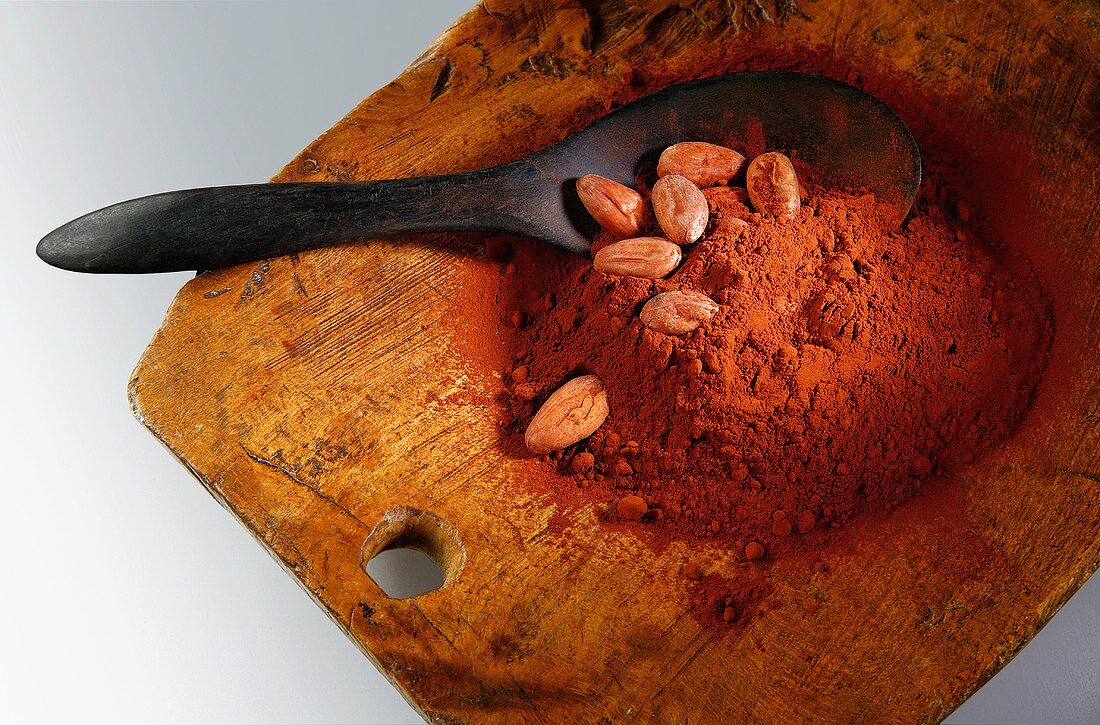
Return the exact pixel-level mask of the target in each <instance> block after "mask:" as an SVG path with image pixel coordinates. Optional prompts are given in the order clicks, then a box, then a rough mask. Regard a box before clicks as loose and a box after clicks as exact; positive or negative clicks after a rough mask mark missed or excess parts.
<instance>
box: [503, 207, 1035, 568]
mask: <svg viewBox="0 0 1100 725" xmlns="http://www.w3.org/2000/svg"><path fill="white" fill-rule="evenodd" d="M705 193H706V196H707V199H708V202H709V204H710V207H711V215H710V216H711V221H710V228H709V229H708V230H707V233H706V235H705V236H704V238H703V240H702V241H700V242H699V243H697V244H695V245H694V246H692V247H689V248H687V249H685V258H684V262H683V264H682V265H681V267H680V268H679V269H678V270H677V271H676V273H675V274H673V275H672V276H671V277H670V278H669V279H665V280H643V279H636V278H631V277H614V276H608V275H604V274H601V273H599V272H595V271H594V270H593V269H592V265H591V263H590V262H589V261H588V260H586V259H584V258H582V257H579V256H577V255H573V254H568V253H563V252H559V251H555V250H551V249H549V248H547V247H546V246H545V245H540V244H537V243H527V242H518V243H517V244H516V245H515V250H514V256H513V259H512V260H511V262H510V263H509V267H510V274H508V275H506V276H502V278H501V280H502V281H501V289H500V292H499V295H498V298H499V301H500V302H501V304H502V306H503V307H504V309H507V310H511V311H513V312H514V313H516V314H514V315H513V316H514V317H515V318H516V319H517V320H518V321H519V322H518V323H516V324H515V326H513V327H510V328H506V329H504V331H503V334H504V335H505V336H506V338H507V342H508V344H509V346H510V348H511V349H512V350H513V351H514V357H515V359H516V367H515V369H514V371H512V375H511V381H510V383H509V392H510V394H509V395H508V396H507V397H506V399H505V401H504V404H505V405H506V406H507V408H508V415H507V418H508V419H509V420H511V421H514V422H513V423H512V426H511V429H510V430H511V433H510V434H514V435H522V432H523V427H524V425H525V424H526V423H527V422H528V421H529V420H530V417H531V415H532V413H533V411H534V409H535V408H536V407H537V402H538V401H540V400H542V399H544V398H545V396H546V395H548V394H549V393H550V392H552V391H553V390H554V389H556V388H557V387H558V386H560V385H561V384H562V383H563V382H565V381H566V380H568V379H570V378H571V377H573V376H576V375H578V374H582V373H590V374H594V375H596V376H598V377H599V378H600V379H601V380H602V381H603V383H604V385H605V386H606V390H607V396H608V403H609V407H610V415H609V416H608V418H607V420H606V422H605V423H604V425H603V426H602V428H601V429H600V430H599V431H597V432H596V434H595V435H593V436H592V437H591V438H589V439H588V440H586V441H582V442H581V443H580V444H578V445H576V446H573V447H572V448H570V449H567V450H566V451H563V452H561V453H560V454H554V455H552V456H551V457H550V458H549V460H550V461H551V464H552V465H554V466H556V467H557V469H558V471H559V472H560V475H561V484H560V485H561V486H574V487H575V486H579V487H581V488H583V489H585V491H586V495H588V496H591V498H592V500H593V501H595V502H597V503H600V504H603V505H604V507H605V509H606V510H608V511H609V512H611V513H610V514H609V515H611V516H615V515H616V514H615V513H614V512H615V511H616V502H619V501H622V500H623V499H624V498H626V497H638V499H641V500H643V501H644V502H645V504H646V505H647V506H648V511H647V512H645V513H644V514H643V513H642V511H641V510H640V509H639V502H638V501H637V500H636V499H634V498H630V499H629V500H628V503H629V506H625V507H623V508H627V509H628V510H629V513H630V517H629V518H631V519H636V520H638V521H640V523H638V524H636V525H638V526H656V527H664V528H665V530H666V531H668V532H670V533H672V534H676V535H679V536H683V537H713V536H722V537H727V538H729V539H730V540H731V541H735V542H737V543H738V544H739V545H740V546H746V547H747V545H748V544H755V545H756V546H754V547H751V548H753V552H752V553H753V554H754V555H759V554H760V553H762V552H763V551H765V550H766V549H767V546H768V545H769V543H770V542H773V541H775V540H777V539H783V538H786V537H790V536H798V535H800V534H805V533H808V532H809V531H811V530H813V529H814V528H815V527H820V526H822V525H838V524H839V523H841V522H843V521H845V520H847V519H848V518H850V517H851V516H853V515H855V514H857V513H860V512H863V511H868V510H881V509H886V508H890V507H893V506H897V505H898V504H900V503H902V502H904V501H905V500H907V499H908V498H910V497H912V496H913V495H915V494H917V493H919V492H920V490H921V488H922V485H923V482H924V481H925V480H926V479H927V478H928V477H929V476H930V475H932V474H934V473H936V472H937V471H939V470H942V469H945V468H948V467H950V466H952V465H953V464H956V463H959V462H962V461H967V460H970V459H971V458H973V457H974V456H978V455H981V452H982V451H983V450H984V449H987V448H988V447H989V446H991V445H994V444H995V443H996V442H997V441H999V440H1001V439H1003V438H1004V437H1005V436H1006V435H1007V434H1008V432H1009V431H1010V430H1011V429H1012V427H1013V425H1014V423H1015V422H1016V420H1017V419H1018V418H1019V417H1020V415H1021V414H1022V413H1023V411H1024V410H1025V409H1026V408H1027V405H1028V402H1029V400H1030V397H1031V395H1032V392H1033V389H1034V387H1035V384H1036V383H1037V381H1038V378H1039V375H1040V374H1041V372H1042V366H1043V362H1044V360H1045V353H1046V346H1047V343H1048V340H1049V335H1050V330H1049V311H1048V309H1047V306H1046V303H1045V301H1044V299H1043V296H1042V294H1041V292H1040V290H1039V287H1038V284H1037V282H1036V281H1035V279H1034V277H1033V276H1032V274H1031V272H1030V268H1029V267H1028V265H1027V264H1026V263H1025V262H1024V261H1023V260H1022V259H1018V258H1013V257H1011V256H1009V255H1008V253H1007V252H1005V251H1003V250H1001V251H994V250H993V249H991V248H990V247H989V246H987V245H986V244H985V243H983V242H982V241H981V240H979V239H977V238H976V237H975V236H973V235H972V234H971V233H969V232H968V231H967V230H966V229H965V228H964V226H963V225H962V224H961V222H963V221H966V219H964V218H963V217H968V216H969V210H967V213H965V214H962V213H960V214H959V217H960V219H958V220H955V219H951V218H948V217H946V216H945V215H944V214H943V213H942V212H941V211H940V210H939V209H938V208H937V207H930V208H927V209H925V210H923V211H922V212H921V213H919V214H917V215H916V216H915V217H914V218H913V219H911V220H910V221H909V222H908V224H907V225H906V228H905V229H904V230H897V231H890V230H889V228H888V225H884V224H880V220H882V219H886V218H888V217H889V213H890V212H891V211H892V210H887V209H884V208H882V207H881V205H877V204H876V202H875V200H874V198H872V197H870V196H862V197H856V196H851V195H844V194H840V193H833V192H823V191H814V193H813V194H812V196H811V197H810V198H809V199H808V200H807V202H806V203H805V204H804V206H803V208H802V209H801V210H800V211H799V212H798V215H797V217H796V218H795V219H794V220H791V221H778V220H774V219H768V218H764V217H762V216H760V215H758V214H752V213H751V212H750V211H749V208H748V206H746V204H745V203H744V201H745V200H744V198H743V190H740V191H739V190H735V189H733V188H732V187H716V188H713V189H707V190H706V191H705ZM597 247H598V245H597ZM669 290H684V291H694V292H700V293H703V294H705V295H707V296H709V297H710V298H711V299H713V300H714V301H715V302H717V303H718V304H719V305H720V307H719V310H718V312H717V313H716V314H715V315H714V317H713V318H712V319H711V320H710V321H709V322H707V323H706V324H704V325H702V326H701V327H700V328H698V329H697V330H695V331H693V332H691V333H688V334H686V335H683V336H672V335H665V334H660V333H657V332H654V331H653V330H650V329H647V328H646V327H645V326H644V325H642V324H641V322H640V321H639V319H638V313H639V310H640V308H641V306H642V305H643V304H644V303H645V302H646V301H647V300H648V299H650V298H651V297H652V296H653V295H655V294H657V293H660V292H664V291H669ZM757 546H758V547H760V548H759V549H757V548H756V547H757Z"/></svg>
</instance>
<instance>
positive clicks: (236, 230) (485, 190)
mask: <svg viewBox="0 0 1100 725" xmlns="http://www.w3.org/2000/svg"><path fill="white" fill-rule="evenodd" d="M547 191H551V192H552V193H556V194H559V195H560V193H561V192H560V190H558V189H557V188H554V183H553V182H550V181H549V180H547V179H545V178H544V177H543V176H542V175H541V174H540V173H539V172H538V171H537V170H536V169H534V168H533V167H532V166H530V165H529V164H525V163H523V162H513V163H510V164H504V165H503V166H496V167H493V168H489V169H482V170H479V171H472V172H469V173H463V174H451V175H444V176H423V177H417V178H411V179H395V180H390V181H371V182H351V183H326V182H319V183H285V184H282V183H274V184H248V185H242V186H217V187H210V188H205V189H188V190H184V191H170V192H167V193H163V194H154V195H152V196H146V197H142V198H140V199H133V200H130V201H124V202H122V203H119V204H114V205H113V206H108V207H105V208H103V209H100V210H98V211H94V212H92V213H90V214H86V215H84V216H82V217H80V218H79V219H76V220H74V221H71V222H69V223H68V224H66V225H64V226H62V227H59V228H58V229H56V230H54V231H53V232H50V233H49V234H48V235H46V237H45V238H43V239H42V241H41V242H40V243H39V245H38V250H37V251H38V256H39V257H41V258H42V259H43V260H44V261H46V262H47V263H49V264H52V265H54V266H56V267H61V268H63V269H69V270H73V271H78V272H118V273H141V272H174V271H183V270H206V269H217V268H219V267H227V266H229V265H233V264H238V263H241V262H249V261H255V260H257V259H264V258H270V257H276V256H280V255H284V254H292V253H295V252H301V251H305V250H307V249H315V248H317V247H324V246H329V245H332V244H339V243H341V242H350V241H355V240H361V239H368V238H372V237H384V236H392V235H396V234H402V233H406V232H425V231H457V230H484V231H496V232H506V233H517V234H534V235H536V236H537V235H538V232H539V231H540V229H539V227H540V226H541V225H540V223H539V219H538V217H539V214H538V210H537V203H536V200H537V199H538V198H539V197H540V196H542V195H544V194H546V193H547Z"/></svg>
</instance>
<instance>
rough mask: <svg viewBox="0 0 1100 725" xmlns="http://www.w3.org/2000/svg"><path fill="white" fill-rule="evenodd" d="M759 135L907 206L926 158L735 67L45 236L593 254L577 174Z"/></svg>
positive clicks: (177, 199) (802, 94)
mask: <svg viewBox="0 0 1100 725" xmlns="http://www.w3.org/2000/svg"><path fill="white" fill-rule="evenodd" d="M750 132H752V133H755V134H756V135H757V136H759V135H760V133H761V132H762V133H763V135H764V138H765V143H766V146H767V148H768V149H769V150H770V149H775V150H793V151H795V152H796V153H797V155H798V156H799V157H800V158H801V159H803V160H805V161H807V162H808V163H809V164H811V165H812V166H813V167H814V168H815V169H816V170H817V171H818V173H819V174H820V178H818V179H817V180H818V181H820V182H821V183H823V184H825V185H827V186H831V187H836V188H846V189H858V190H866V191H869V192H872V193H874V194H875V195H876V196H877V197H878V198H880V199H882V200H884V201H887V202H889V203H891V204H893V205H894V206H895V208H897V210H898V217H897V221H898V222H899V223H900V221H901V220H902V219H903V218H904V217H905V215H906V214H907V213H908V210H909V208H910V207H911V206H912V203H913V200H914V199H915V198H916V194H917V188H918V186H919V185H920V175H921V162H920V152H919V151H918V149H917V145H916V142H915V141H914V140H913V137H912V135H911V134H910V133H909V130H908V129H907V128H906V127H905V125H904V124H903V123H902V122H901V119H899V118H898V117H897V115H896V114H895V113H894V112H893V111H892V110H891V109H890V108H889V107H887V106H886V105H885V104H883V103H881V102H880V101H878V100H876V99H874V98H872V97H871V96H868V95H867V94H865V93H863V92H862V91H859V90H857V89H856V88H853V87H852V86H849V85H846V84H844V83H840V82H838V81H834V80H831V79H828V78H823V77H821V76H813V75H803V74H797V73H783V72H751V73H736V74H733V75H727V76H722V77H719V78H709V79H705V80H700V81H694V82H691V83H682V84H680V85H676V86H672V87H670V88H666V89H665V90H663V91H661V92H659V93H655V94H653V95H650V96H646V97H645V98H643V99H641V100H639V101H636V102H635V103H631V104H629V105H627V106H624V107H622V108H620V109H618V110H617V111H615V112H613V113H611V114H609V115H607V116H606V117H604V118H601V119H600V120H598V121H596V122H595V123H593V124H592V125H590V126H589V127H588V128H586V129H584V130H583V131H580V132H578V133H575V134H573V135H572V136H570V137H568V138H567V139H565V140H564V141H561V142H560V143H557V144H555V145H553V146H550V147H549V148H546V149H543V150H542V151H538V152H536V153H533V154H531V155H530V156H526V157H524V158H522V159H518V160H516V161H512V162H510V163H507V164H503V165H501V166H494V167H492V168H489V169H482V170H480V171H471V172H468V173H463V174H448V175H444V176H424V177H418V178H411V179H394V180H390V181H369V182H351V183H327V182H323V183H289V184H281V183H276V184H249V185H243V186H219V187H212V188H207V189H190V190H186V191H170V192H167V193H163V194H154V195H153V196H146V197H142V198H140V199H134V200H132V201H125V202H122V203H120V204H115V205H113V206H109V207H106V208H104V209H100V210H99V211H94V212H92V213H90V214H86V215H84V216H82V217H80V218H79V219H76V220H74V221H71V222H69V223H68V224H66V225H64V226H62V227H60V228H58V229H56V230H54V231H52V232H50V233H49V234H48V235H46V237H45V238H43V239H42V241H41V242H40V243H39V244H38V256H39V257H41V258H42V259H43V260H44V261H45V262H47V263H49V264H52V265H54V266H55V267H61V268H63V269H70V270H74V271H78V272H131V273H132V272H172V271H180V270H206V269H216V268H219V267H225V266H229V265H232V264H237V263H240V262H248V261H254V260H257V259H263V258H270V257H277V256H280V255H284V254H291V253H294V252H301V251H304V250H307V249H315V248H317V247H325V246H330V245H333V244H339V243H341V242H349V241H354V240H359V239H368V238H372V237H385V236H392V235H396V234H403V233H406V232H427V231H490V232H504V233H513V234H523V235H526V236H530V237H537V238H539V239H543V240H545V241H547V242H550V243H551V244H556V245H558V246H561V247H565V248H566V249H571V250H573V251H575V252H579V253H585V252H587V251H588V249H589V246H590V238H591V235H592V233H593V231H594V229H593V228H592V221H591V219H589V217H588V216H587V214H586V212H585V211H584V208H583V207H582V206H581V205H580V201H579V200H578V199H577V196H576V191H575V188H574V182H575V181H576V179H577V178H578V177H580V176H582V175H584V174H600V175H601V176H606V177H608V178H611V179H614V180H616V181H619V182H621V183H623V184H627V185H630V186H632V185H633V184H634V181H635V175H636V173H637V172H638V170H639V168H640V165H641V164H643V163H645V162H646V160H652V159H653V158H655V155H656V154H658V153H659V152H660V151H661V150H662V149H664V148H665V147H666V146H669V145H671V144H673V143H676V142H678V141H711V142H714V143H719V144H727V143H731V142H733V141H735V140H739V139H745V138H746V137H747V135H748V134H749V133H750Z"/></svg>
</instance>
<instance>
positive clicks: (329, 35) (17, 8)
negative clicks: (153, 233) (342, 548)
mask: <svg viewBox="0 0 1100 725" xmlns="http://www.w3.org/2000/svg"><path fill="white" fill-rule="evenodd" d="M469 2H470V0H435V1H433V2H400V3H381V2H366V3H359V4H349V5H343V4H310V5H306V4H302V5H295V4H279V5H267V4H229V5H226V4H204V3H199V4H189V5H175V4H155V5H154V4H144V5H143V4H118V5H54V4H50V5H31V4H17V5H13V4H0V150H2V151H3V153H2V155H0V162H2V164H3V181H2V182H0V245H2V247H0V251H2V252H3V260H4V265H5V268H4V271H3V284H0V323H2V325H3V327H2V331H3V341H4V354H3V357H2V359H3V365H4V366H5V369H4V373H5V376H4V377H5V379H6V381H7V386H6V394H5V396H4V398H3V399H2V403H0V405H2V406H3V407H2V411H3V412H2V414H0V425H3V430H2V431H0V441H2V445H3V446H4V447H5V450H4V454H5V455H4V456H3V460H4V461H6V470H5V479H6V482H5V486H6V495H5V497H4V503H5V507H6V510H5V513H6V516H5V517H4V522H3V525H2V526H0V544H2V545H3V554H4V575H5V576H4V582H5V583H6V586H5V587H4V593H3V596H2V598H0V607H2V612H0V614H2V616H0V683H2V684H0V690H2V691H3V692H2V694H0V720H4V721H9V722H16V721H18V722H34V721H52V722H58V721H82V722H257V721H263V722H271V721H276V722H418V719H417V717H416V716H415V714H414V713H413V712H412V710H410V709H409V707H408V706H407V705H406V704H405V703H404V702H403V700H402V699H401V697H400V696H399V695H398V694H397V693H396V691H395V690H393V688H392V687H391V686H390V685H389V684H388V683H387V682H385V680H383V678H382V677H381V676H380V675H378V673H377V672H375V670H374V668H373V667H372V666H371V665H370V664H369V663H368V662H367V660H366V659H365V658H364V657H363V656H362V655H361V654H360V653H359V652H358V650H357V649H356V648H355V647H354V646H353V645H352V644H351V643H350V642H349V641H348V640H347V639H345V637H344V635H343V634H341V633H340V632H339V630H337V628H336V627H335V626H333V625H332V624H331V623H330V622H329V621H328V619H327V618H326V617H325V616H324V615H323V614H322V613H321V611H320V609H318V608H317V607H316V606H315V605H314V604H313V603H312V602H311V601H310V600H309V599H308V598H307V597H306V596H305V594H303V593H302V591H301V590H300V589H299V588H298V586H297V584H295V583H294V582H293V581H292V580H291V578H290V577H289V576H288V575H287V574H285V573H284V572H283V571H282V569H280V568H279V566H278V565H277V564H276V563H275V562H274V561H273V560H272V559H270V558H269V556H268V555H267V554H266V553H265V552H264V551H263V550H261V549H260V547H259V546H258V545H256V544H255V543H254V542H253V540H252V539H251V537H250V536H249V535H248V534H247V533H246V532H245V531H244V529H242V528H241V527H240V526H239V525H238V524H237V523H236V521H235V520H233V519H232V518H231V517H230V515H229V514H227V513H226V512H225V511H223V510H222V509H221V508H220V507H219V506H218V505H217V504H216V503H215V502H214V501H213V500H212V499H211V498H210V497H209V496H208V495H207V494H206V493H205V492H204V490H203V489H202V488H201V487H200V486H199V484H198V483H196V482H195V481H194V480H192V479H191V478H190V476H189V475H188V474H187V473H185V471H184V470H183V468H182V467H180V466H179V465H178V464H177V463H176V462H175V461H173V460H172V459H171V458H170V457H169V455H168V454H167V453H166V452H165V451H164V450H162V449H161V448H160V446H159V445H158V444H157V443H156V442H155V441H154V440H153V438H152V437H151V436H150V435H148V434H147V433H146V432H145V431H144V430H143V429H142V428H141V427H140V426H139V425H138V424H137V423H136V422H135V421H134V420H133V419H132V418H131V416H130V413H129V410H128V408H127V403H126V394H125V389H126V381H127V379H128V376H129V373H130V371H131V369H132V367H133V365H134V363H135V362H136V361H137V359H138V356H139V355H140V354H141V351H142V349H143V348H144V346H145V344H146V342H147V341H148V340H149V338H150V337H151V335H152V334H153V332H154V330H155V329H156V328H157V326H158V325H159V323H160V320H161V318H162V316H163V314H164V311H165V309H166V308H167V306H168V303H169V301H170V300H171V298H172V296H173V295H174V293H175V291H176V290H177V289H178V288H179V287H180V286H181V285H182V284H183V282H184V281H185V280H186V278H187V276H188V275H184V274H177V275H159V276H150V277H92V276H79V275H74V274H69V273H63V272H60V271H58V270H54V269H51V268H48V267H46V266H45V265H43V264H41V263H39V262H38V261H37V259H36V258H35V257H34V255H33V248H34V244H35V242H36V241H37V240H38V238H39V237H41V236H42V235H43V234H44V233H46V232H47V231H49V230H50V229H51V228H53V227H54V226H57V225H58V224H60V223H62V222H64V221H67V220H69V219H70V218H73V217H75V216H78V215H80V214H82V213H84V212H87V211H90V210H92V209H95V208H97V207H100V206H103V205H106V204H109V203H111V202H114V201H118V200H121V199H125V198H130V197H134V196H140V195H143V194H148V193H152V192H156V191H162V190H166V189H173V188H181V187H189V186H203V185H209V184H217V183H241V182H254V181H262V180H265V179H267V178H268V177H269V176H270V175H271V174H273V173H274V172H275V171H277V170H278V169H279V168H280V167H281V166H282V164H283V163H284V162H286V161H288V160H289V159H290V158H291V157H293V156H294V155H295V154H296V153H297V152H298V151H299V150H300V149H301V148H302V147H304V146H305V145H306V144H307V143H308V142H309V141H310V140H312V139H313V138H314V137H315V136H316V135H318V134H319V133H320V132H321V131H323V130H324V129H325V128H327V127H328V126H330V125H331V124H332V123H333V122H335V121H336V120H337V119H339V118H340V117H341V116H342V115H343V114H344V113H345V112H346V111H347V110H349V109H350V108H351V107H352V106H353V105H355V103H357V102H358V101H359V100H360V99H362V98H363V97H365V96H366V95H367V94H369V93H370V92H372V91H373V90H375V89H376V88H378V87H379V86H381V85H383V84H385V83H386V82H388V81H389V80H390V79H392V78H393V77H394V76H396V75H397V74H398V73H400V71H401V70H402V69H403V68H404V67H405V66H406V65H407V64H408V63H409V62H410V61H412V60H413V59H414V58H415V57H416V56H417V55H419V53H420V52H421V50H422V49H423V48H424V47H425V46H426V45H427V44H428V43H429V42H430V41H431V40H432V39H433V38H435V37H436V36H437V35H438V34H439V33H440V32H442V31H443V30H444V29H445V28H446V27H447V25H449V24H450V23H451V21H452V20H454V19H455V18H457V17H458V16H459V15H460V14H461V13H462V12H463V11H465V10H466V9H467V6H468V3H469ZM1098 683H1100V580H1096V581H1093V582H1091V583H1090V584H1088V585H1087V586H1086V587H1085V588H1084V589H1082V591H1081V592H1080V593H1079V594H1078V595H1077V596H1076V597H1075V598H1074V599H1073V600H1072V601H1071V602H1070V603H1069V604H1068V605H1067V606H1066V608H1065V609H1064V610H1063V611H1062V613H1060V614H1059V615H1058V616H1057V617H1056V618H1055V620H1054V621H1053V622H1052V623H1051V624H1050V626H1049V627H1047V629H1046V630H1045V631H1044V632H1043V633H1042V634H1040V635H1039V637H1038V638H1036V640H1035V641H1034V642H1033V643H1032V644H1031V645H1030V646H1029V647H1028V648H1027V649H1026V650H1025V651H1024V652H1023V653H1022V654H1021V655H1019V656H1018V657H1017V658H1016V660H1015V661H1014V662H1013V663H1012V664H1011V665H1009V667H1008V668H1006V670H1005V671H1004V672H1003V673H1002V674H1000V675H998V676H997V677H996V678H995V679H994V680H993V681H992V682H991V683H990V684H988V685H987V686H986V687H984V688H983V689H982V690H981V691H980V692H978V694H977V695H975V696H974V697H973V698H972V699H971V700H970V701H969V702H968V703H967V704H966V705H964V706H963V707H962V708H961V709H960V710H959V711H958V712H957V713H956V714H955V715H954V716H953V717H952V719H951V722H960V723H961V722H1000V723H1010V722H1021V723H1023V722H1065V723H1069V722H1080V723H1086V722H1093V723H1095V722H1098V721H1100V687H1098Z"/></svg>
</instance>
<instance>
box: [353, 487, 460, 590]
mask: <svg viewBox="0 0 1100 725" xmlns="http://www.w3.org/2000/svg"><path fill="white" fill-rule="evenodd" d="M465 561H466V549H465V548H464V547H463V546H462V542H461V540H460V539H459V538H458V534H457V533H456V532H455V530H454V528H453V527H452V526H451V525H450V524H448V523H447V522H446V521H444V520H443V519H441V518H439V517H438V516H436V515H435V514H432V513H430V512H428V511H421V510H419V509H414V508H410V507H407V506H398V507H397V508H393V509H390V510H389V511H387V512H386V514H385V516H383V517H382V520H381V521H379V522H378V524H377V525H375V527H374V530H373V531H371V533H370V535H369V536H367V539H366V541H364V542H363V549H362V551H361V552H360V557H359V562H360V565H361V566H362V567H363V570H364V571H365V572H366V573H367V576H369V577H370V578H371V579H372V580H373V581H374V583H375V584H377V585H378V588H379V589H381V590H382V591H383V592H385V594H386V596H388V597H390V598H391V599H408V598H410V597H418V596H422V595H424V594H427V593H428V592H431V591H435V590H436V589H439V588H441V587H443V586H446V585H447V584H448V583H450V582H452V581H454V580H455V578H457V577H458V575H459V573H460V572H461V571H462V566H463V564H464V563H465Z"/></svg>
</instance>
